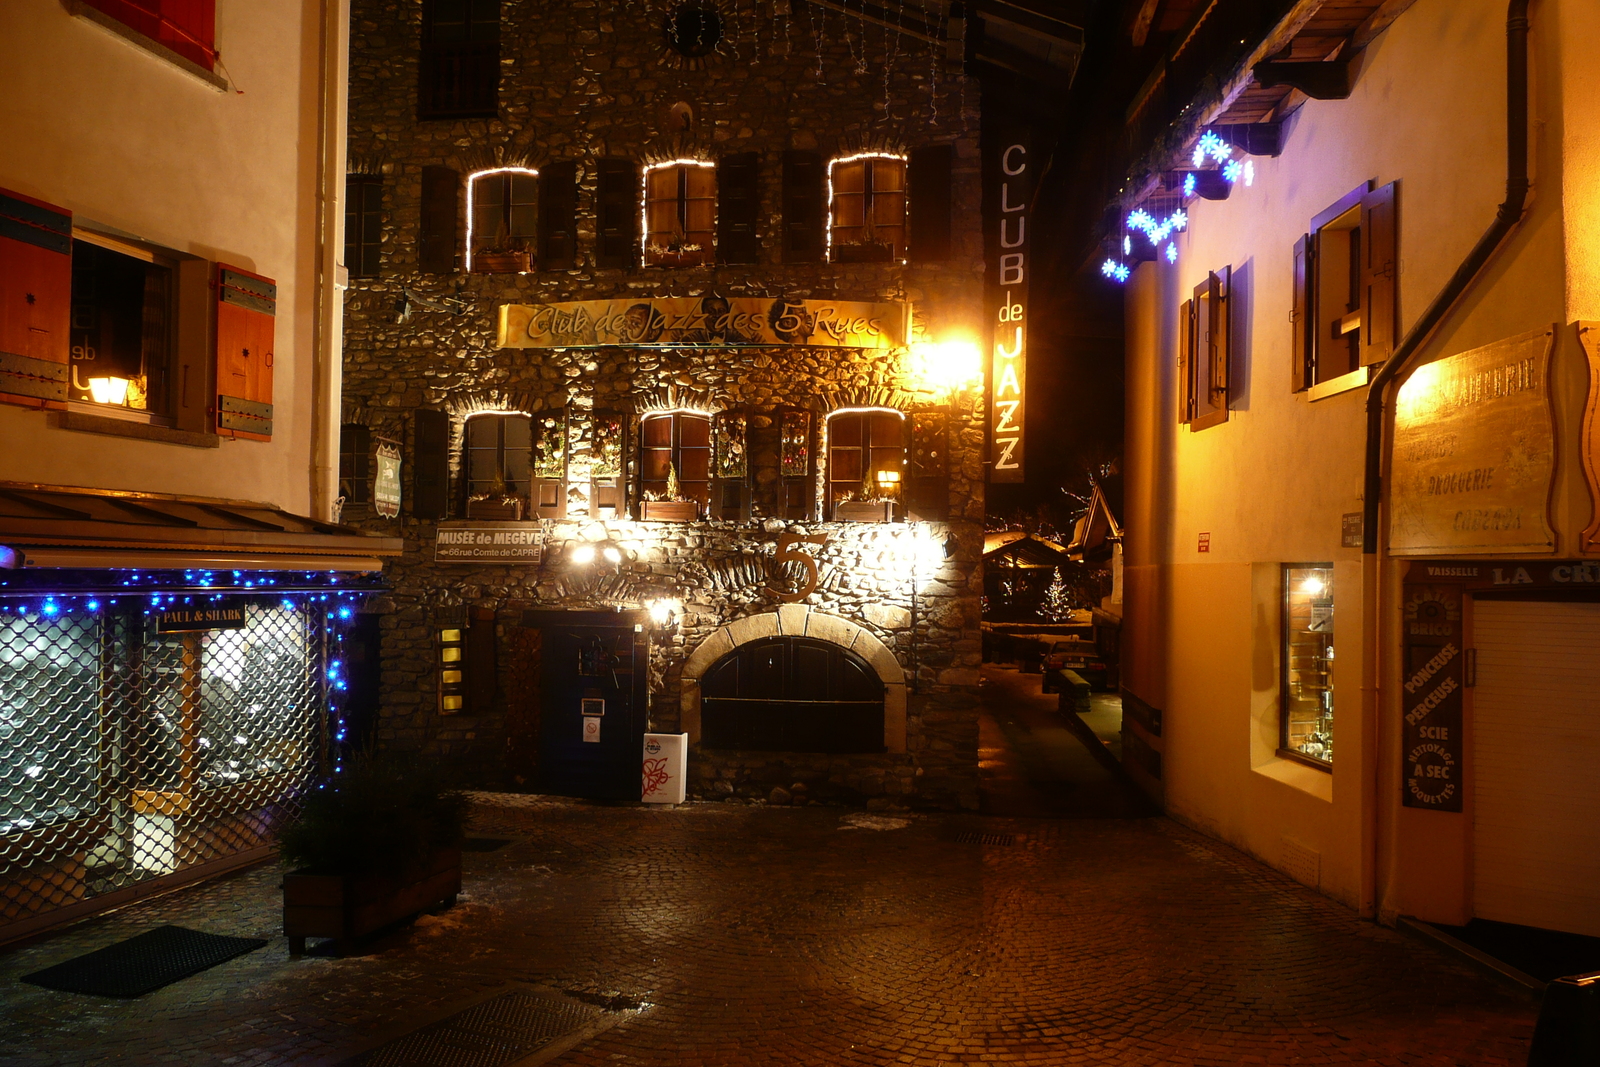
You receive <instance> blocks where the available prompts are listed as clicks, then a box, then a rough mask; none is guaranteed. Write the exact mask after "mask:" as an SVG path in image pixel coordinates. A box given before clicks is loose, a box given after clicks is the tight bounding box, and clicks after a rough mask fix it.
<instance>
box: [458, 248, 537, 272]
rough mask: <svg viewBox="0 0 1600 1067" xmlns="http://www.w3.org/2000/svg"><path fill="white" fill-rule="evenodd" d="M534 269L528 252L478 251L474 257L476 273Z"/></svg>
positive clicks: (473, 270) (474, 270) (473, 268)
mask: <svg viewBox="0 0 1600 1067" xmlns="http://www.w3.org/2000/svg"><path fill="white" fill-rule="evenodd" d="M532 269H533V261H532V257H531V256H529V255H528V253H526V252H478V253H476V254H474V255H473V257H472V273H474V274H526V273H527V272H528V271H530V270H532Z"/></svg>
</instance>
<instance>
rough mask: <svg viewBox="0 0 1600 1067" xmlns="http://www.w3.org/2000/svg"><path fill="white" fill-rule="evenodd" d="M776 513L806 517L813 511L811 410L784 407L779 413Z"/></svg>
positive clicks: (815, 487)
mask: <svg viewBox="0 0 1600 1067" xmlns="http://www.w3.org/2000/svg"><path fill="white" fill-rule="evenodd" d="M778 486H779V489H778V492H779V493H780V494H782V496H781V499H780V500H779V502H778V503H779V512H778V513H779V515H781V516H782V517H783V518H785V519H798V520H801V521H806V520H809V519H810V518H811V517H812V516H813V515H814V514H815V513H816V497H817V467H816V435H815V433H814V432H813V431H812V428H811V412H809V411H802V410H800V409H797V408H787V409H784V410H782V411H780V412H779V416H778Z"/></svg>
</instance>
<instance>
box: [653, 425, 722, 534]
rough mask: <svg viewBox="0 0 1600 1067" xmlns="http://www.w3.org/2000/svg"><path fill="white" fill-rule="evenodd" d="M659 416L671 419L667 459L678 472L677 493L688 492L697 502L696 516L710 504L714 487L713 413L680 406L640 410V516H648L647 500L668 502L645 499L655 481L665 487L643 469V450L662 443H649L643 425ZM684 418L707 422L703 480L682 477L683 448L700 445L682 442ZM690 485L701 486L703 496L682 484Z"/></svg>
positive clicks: (684, 493) (663, 482)
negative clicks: (659, 409)
mask: <svg viewBox="0 0 1600 1067" xmlns="http://www.w3.org/2000/svg"><path fill="white" fill-rule="evenodd" d="M660 419H671V420H672V429H671V434H670V441H671V443H670V444H668V445H667V446H665V447H666V450H667V452H668V462H669V463H671V464H672V466H673V467H674V468H675V469H676V470H677V472H678V487H679V491H680V494H681V495H686V496H689V498H690V499H691V500H693V501H695V503H696V505H697V507H696V517H697V518H698V517H699V516H701V515H704V514H705V512H706V510H707V508H708V507H709V506H710V502H711V490H712V487H713V484H714V481H715V479H714V477H713V473H714V467H713V460H714V457H713V456H712V451H713V448H712V446H713V438H712V426H711V419H712V416H711V415H710V414H709V413H707V412H704V411H688V410H682V409H680V410H675V411H648V412H645V413H643V414H641V415H640V416H639V431H638V446H637V447H638V453H639V481H638V493H639V516H640V518H641V519H643V518H646V517H647V516H646V515H645V512H646V511H647V510H648V509H647V508H646V506H645V505H647V504H652V503H669V502H668V501H647V500H645V498H644V495H645V494H646V493H647V492H651V491H652V489H651V487H653V486H655V485H661V486H662V487H663V489H664V488H665V485H666V483H665V481H659V480H657V479H652V478H649V477H647V475H646V470H645V456H646V454H647V453H648V452H650V451H653V450H657V449H660V448H661V447H662V446H659V445H650V444H648V443H647V431H646V429H645V427H646V424H647V423H650V422H655V421H657V420H660ZM686 419H698V420H701V421H703V422H704V423H705V425H706V444H705V452H706V477H705V479H704V480H703V481H702V480H700V479H698V478H697V479H693V480H687V479H685V478H684V477H683V450H684V449H685V448H686V447H687V448H699V447H700V446H698V445H688V446H686V445H684V444H683V424H684V420H686ZM689 485H695V486H702V487H704V498H703V499H702V498H701V497H699V496H696V495H694V494H691V493H687V492H684V489H685V487H686V486H689Z"/></svg>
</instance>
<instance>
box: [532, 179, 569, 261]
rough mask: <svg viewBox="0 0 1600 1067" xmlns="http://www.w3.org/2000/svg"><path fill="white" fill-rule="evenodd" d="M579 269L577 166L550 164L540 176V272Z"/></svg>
mask: <svg viewBox="0 0 1600 1067" xmlns="http://www.w3.org/2000/svg"><path fill="white" fill-rule="evenodd" d="M577 265H578V164H577V163H576V162H574V161H573V160H570V159H567V160H562V161H561V162H559V163H552V164H550V165H549V166H547V167H545V168H544V170H542V171H540V172H539V269H540V270H572V269H573V268H574V267H576V266H577Z"/></svg>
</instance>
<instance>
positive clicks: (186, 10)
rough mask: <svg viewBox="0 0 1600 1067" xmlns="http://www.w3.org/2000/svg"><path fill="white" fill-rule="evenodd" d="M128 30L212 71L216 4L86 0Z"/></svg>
mask: <svg viewBox="0 0 1600 1067" xmlns="http://www.w3.org/2000/svg"><path fill="white" fill-rule="evenodd" d="M86 2H87V3H88V5H89V6H90V7H92V8H94V9H96V10H97V11H100V12H103V13H104V14H107V15H110V16H111V17H112V18H114V19H116V20H117V21H118V22H120V23H122V24H123V25H124V26H126V27H128V28H129V29H130V30H134V31H136V32H138V33H142V34H144V35H145V36H146V37H148V38H150V39H151V40H152V41H155V42H156V43H157V44H161V45H165V46H166V47H167V48H170V49H172V51H174V52H176V53H178V55H180V56H182V57H183V58H184V59H187V60H189V61H190V62H191V63H196V64H199V65H200V66H202V67H204V68H205V69H206V70H211V69H213V68H214V67H215V66H216V62H217V49H216V38H217V32H216V27H217V9H216V0H86Z"/></svg>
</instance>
